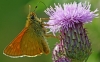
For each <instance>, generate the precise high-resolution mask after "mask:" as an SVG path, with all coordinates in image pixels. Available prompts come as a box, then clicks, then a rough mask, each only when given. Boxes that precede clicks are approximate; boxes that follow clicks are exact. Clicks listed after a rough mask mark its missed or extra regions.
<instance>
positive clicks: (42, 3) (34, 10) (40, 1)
mask: <svg viewBox="0 0 100 62" xmlns="http://www.w3.org/2000/svg"><path fill="white" fill-rule="evenodd" d="M39 3H42V4H43V5H45V3H44V2H42V1H39V2H38V3H37V5H36V6H35V9H34V12H35V10H36V9H37V7H38V4H39ZM45 7H46V8H47V6H46V5H45Z"/></svg>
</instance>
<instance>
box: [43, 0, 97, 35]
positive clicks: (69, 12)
mask: <svg viewBox="0 0 100 62" xmlns="http://www.w3.org/2000/svg"><path fill="white" fill-rule="evenodd" d="M54 5H55V8H54V9H53V8H52V7H51V6H50V8H47V9H46V10H45V11H44V12H45V13H46V14H47V15H49V16H50V17H49V18H50V20H49V21H48V22H47V24H49V25H50V26H49V27H47V28H49V29H50V32H53V33H54V34H55V33H56V32H59V31H60V28H61V27H62V26H63V27H64V28H66V29H68V27H72V26H73V27H74V24H75V23H88V22H92V19H93V18H95V17H97V16H98V14H95V13H96V12H97V11H98V10H97V9H96V10H95V11H90V7H91V5H90V4H89V3H87V2H85V3H81V2H80V3H78V4H77V3H76V2H73V3H70V4H69V3H68V4H66V3H64V4H63V7H62V6H61V5H60V4H59V3H58V5H56V4H54Z"/></svg>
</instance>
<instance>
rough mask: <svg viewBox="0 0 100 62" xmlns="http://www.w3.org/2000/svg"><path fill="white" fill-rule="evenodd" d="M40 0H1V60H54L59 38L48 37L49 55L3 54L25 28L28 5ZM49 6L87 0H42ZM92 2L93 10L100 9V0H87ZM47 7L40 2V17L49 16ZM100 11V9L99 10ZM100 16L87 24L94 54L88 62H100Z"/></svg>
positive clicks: (24, 61)
mask: <svg viewBox="0 0 100 62" xmlns="http://www.w3.org/2000/svg"><path fill="white" fill-rule="evenodd" d="M39 1H40V0H0V62H53V61H52V49H53V47H54V46H55V44H56V43H57V42H58V40H57V39H54V38H48V43H49V46H50V49H51V53H50V54H49V55H44V54H43V55H41V56H37V57H32V58H30V57H23V58H10V57H7V56H5V55H3V50H4V48H5V47H6V46H7V45H8V44H9V43H10V42H11V41H12V40H13V39H14V38H15V37H16V35H17V34H18V33H19V32H20V31H21V30H22V29H23V27H24V26H25V23H26V19H27V18H26V17H27V15H28V12H29V11H28V10H29V9H28V5H31V6H32V10H34V8H35V6H36V5H37V3H38V2H39ZM41 1H42V2H44V3H45V5H46V6H47V7H50V6H53V4H54V3H61V4H63V3H69V2H73V1H77V2H81V1H82V2H84V1H85V0H41ZM86 1H89V2H90V3H91V10H95V9H96V8H98V9H99V10H100V0H86ZM45 9H46V7H45V6H44V5H43V4H42V3H40V4H38V8H37V9H36V14H37V15H38V17H39V18H40V17H41V18H42V17H48V16H47V15H46V14H45V13H44V10H45ZM98 13H100V11H99V12H98ZM99 20H100V18H95V19H93V22H92V23H89V24H85V27H86V28H87V31H88V33H89V34H88V36H89V39H90V41H91V42H92V54H91V56H90V57H89V59H88V61H87V62H100V21H99Z"/></svg>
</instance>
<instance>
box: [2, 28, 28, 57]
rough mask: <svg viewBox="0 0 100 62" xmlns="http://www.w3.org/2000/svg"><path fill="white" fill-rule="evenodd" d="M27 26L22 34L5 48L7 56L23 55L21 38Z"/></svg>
mask: <svg viewBox="0 0 100 62" xmlns="http://www.w3.org/2000/svg"><path fill="white" fill-rule="evenodd" d="M26 30H27V28H24V29H23V30H22V31H21V32H20V34H19V35H18V36H17V37H16V38H15V39H14V40H13V41H12V42H11V43H10V44H9V45H8V46H7V47H6V48H5V49H4V52H3V53H4V54H5V55H7V56H11V57H15V56H21V55H22V52H21V49H20V47H21V46H20V43H21V39H22V37H23V35H24V33H25V31H26Z"/></svg>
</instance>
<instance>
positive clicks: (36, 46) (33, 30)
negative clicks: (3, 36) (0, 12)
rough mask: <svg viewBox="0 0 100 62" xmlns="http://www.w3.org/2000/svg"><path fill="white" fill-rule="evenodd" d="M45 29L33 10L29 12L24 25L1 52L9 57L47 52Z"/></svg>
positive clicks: (34, 55)
mask: <svg viewBox="0 0 100 62" xmlns="http://www.w3.org/2000/svg"><path fill="white" fill-rule="evenodd" d="M45 34H46V32H45V29H44V26H43V22H42V20H41V19H39V18H38V17H37V15H36V14H35V12H29V14H28V17H27V21H26V25H25V27H24V28H23V29H22V31H21V32H20V33H19V34H18V35H17V37H15V39H14V40H13V41H12V42H11V43H10V44H9V45H8V46H7V47H6V48H5V49H4V51H3V54H4V55H6V56H9V57H11V58H18V57H23V56H26V57H36V56H38V55H41V54H43V53H44V54H49V53H50V49H49V46H48V43H47V40H46V38H45Z"/></svg>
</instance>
